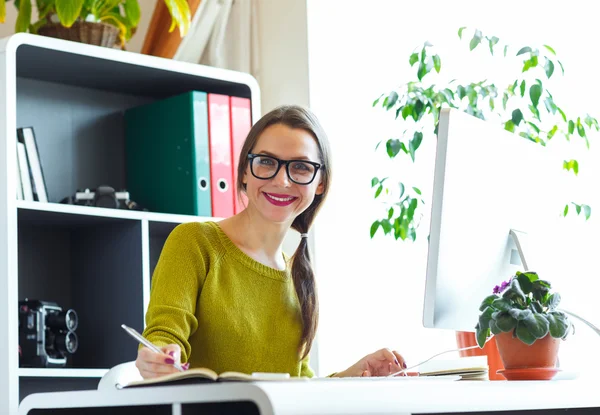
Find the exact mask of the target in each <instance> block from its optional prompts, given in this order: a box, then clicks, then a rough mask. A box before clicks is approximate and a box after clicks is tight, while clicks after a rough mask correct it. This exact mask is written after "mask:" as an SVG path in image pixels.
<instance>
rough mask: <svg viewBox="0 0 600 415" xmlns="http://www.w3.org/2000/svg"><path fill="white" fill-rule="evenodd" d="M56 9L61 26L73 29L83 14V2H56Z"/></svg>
mask: <svg viewBox="0 0 600 415" xmlns="http://www.w3.org/2000/svg"><path fill="white" fill-rule="evenodd" d="M55 7H56V14H57V15H58V19H59V20H60V22H61V24H62V25H63V26H65V27H71V26H72V25H73V23H75V20H77V18H78V17H79V14H80V13H81V8H82V7H83V0H55Z"/></svg>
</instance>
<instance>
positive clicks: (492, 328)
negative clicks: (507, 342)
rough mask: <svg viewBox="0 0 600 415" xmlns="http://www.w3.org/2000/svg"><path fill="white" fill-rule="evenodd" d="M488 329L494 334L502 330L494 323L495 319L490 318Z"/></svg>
mask: <svg viewBox="0 0 600 415" xmlns="http://www.w3.org/2000/svg"><path fill="white" fill-rule="evenodd" d="M490 330H491V332H492V334H493V335H494V336H495V335H497V334H500V333H502V330H500V328H498V325H497V324H496V321H495V320H490Z"/></svg>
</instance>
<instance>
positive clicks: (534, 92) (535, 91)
mask: <svg viewBox="0 0 600 415" xmlns="http://www.w3.org/2000/svg"><path fill="white" fill-rule="evenodd" d="M541 96H542V86H541V85H540V84H535V85H532V86H531V88H529V97H530V98H531V102H532V103H533V106H534V107H537V105H538V103H539V102H540V97H541Z"/></svg>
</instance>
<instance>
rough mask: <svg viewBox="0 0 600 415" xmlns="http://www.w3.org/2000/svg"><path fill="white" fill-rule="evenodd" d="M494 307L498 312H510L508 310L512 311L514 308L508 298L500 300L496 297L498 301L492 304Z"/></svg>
mask: <svg viewBox="0 0 600 415" xmlns="http://www.w3.org/2000/svg"><path fill="white" fill-rule="evenodd" d="M492 307H494V308H495V309H496V310H500V311H508V310H510V309H511V308H512V304H511V302H510V301H509V300H507V299H506V298H498V297H496V299H495V300H494V302H493V303H492Z"/></svg>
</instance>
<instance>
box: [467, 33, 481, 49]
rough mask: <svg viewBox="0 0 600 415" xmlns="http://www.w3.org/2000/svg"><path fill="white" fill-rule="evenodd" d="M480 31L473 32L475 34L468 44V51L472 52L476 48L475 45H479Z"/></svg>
mask: <svg viewBox="0 0 600 415" xmlns="http://www.w3.org/2000/svg"><path fill="white" fill-rule="evenodd" d="M481 37H482V35H481V31H479V30H475V34H474V35H473V38H472V39H471V42H470V43H469V49H470V50H473V49H475V48H476V47H477V45H479V44H480V43H481Z"/></svg>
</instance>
